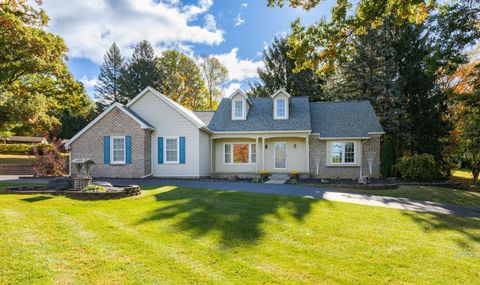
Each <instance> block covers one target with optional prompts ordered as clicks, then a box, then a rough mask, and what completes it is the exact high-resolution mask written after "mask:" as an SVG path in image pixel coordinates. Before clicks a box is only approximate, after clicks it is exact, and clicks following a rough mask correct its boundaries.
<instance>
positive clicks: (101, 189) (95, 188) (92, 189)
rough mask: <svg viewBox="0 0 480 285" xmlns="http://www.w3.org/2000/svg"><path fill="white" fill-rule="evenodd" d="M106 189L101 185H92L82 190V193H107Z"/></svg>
mask: <svg viewBox="0 0 480 285" xmlns="http://www.w3.org/2000/svg"><path fill="white" fill-rule="evenodd" d="M105 191H106V188H105V187H103V186H100V185H94V184H90V185H88V186H87V187H85V188H83V189H82V192H105Z"/></svg>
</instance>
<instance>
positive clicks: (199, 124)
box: [127, 86, 207, 128]
mask: <svg viewBox="0 0 480 285" xmlns="http://www.w3.org/2000/svg"><path fill="white" fill-rule="evenodd" d="M148 91H150V92H152V94H153V95H155V96H157V97H158V98H160V99H161V100H162V101H163V102H165V103H167V105H169V106H170V107H172V108H173V109H174V110H176V111H177V112H179V113H180V114H182V115H183V116H184V117H185V118H187V119H188V120H189V121H191V122H192V123H193V124H195V125H196V126H197V127H198V128H203V127H206V126H207V125H206V124H205V123H204V122H203V121H202V120H200V119H199V118H198V117H197V116H196V115H195V114H194V113H193V112H192V111H190V110H188V109H187V108H185V107H183V106H182V105H180V104H178V103H177V102H175V101H173V100H172V99H170V98H168V97H167V96H165V95H163V94H162V93H160V92H158V91H157V90H155V89H154V88H152V87H150V86H148V87H147V88H145V89H143V91H142V92H140V93H139V94H138V95H137V96H135V98H133V99H132V100H131V101H130V102H128V104H127V107H130V106H132V105H133V104H134V103H135V102H137V101H138V100H139V99H140V98H141V97H143V95H145V94H147V92H148Z"/></svg>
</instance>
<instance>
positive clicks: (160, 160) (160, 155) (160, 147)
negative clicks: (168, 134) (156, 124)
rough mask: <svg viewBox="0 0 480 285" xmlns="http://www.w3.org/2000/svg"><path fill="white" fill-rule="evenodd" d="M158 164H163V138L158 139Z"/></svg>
mask: <svg viewBox="0 0 480 285" xmlns="http://www.w3.org/2000/svg"><path fill="white" fill-rule="evenodd" d="M157 146H158V164H163V137H158V143H157Z"/></svg>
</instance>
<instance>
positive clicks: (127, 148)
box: [66, 87, 384, 179]
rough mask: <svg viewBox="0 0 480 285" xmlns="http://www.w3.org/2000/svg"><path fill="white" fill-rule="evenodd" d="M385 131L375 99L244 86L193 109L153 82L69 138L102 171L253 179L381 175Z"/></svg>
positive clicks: (76, 152)
mask: <svg viewBox="0 0 480 285" xmlns="http://www.w3.org/2000/svg"><path fill="white" fill-rule="evenodd" d="M383 134H384V131H383V129H382V126H381V125H380V123H379V121H378V119H377V117H376V115H375V113H374V110H373V108H372V106H371V105H370V103H369V102H367V101H361V102H357V101H356V102H309V100H308V97H306V96H305V97H303V96H295V97H292V96H290V94H288V93H287V92H286V91H285V90H278V91H277V92H275V93H274V94H272V95H271V96H270V97H249V96H247V95H246V94H245V93H244V92H242V91H241V90H237V91H236V92H234V93H233V94H232V95H231V96H230V97H228V98H224V99H222V100H221V102H220V104H219V106H218V109H217V110H216V111H199V112H194V111H190V110H188V109H186V108H184V107H182V106H181V105H179V104H177V103H176V102H174V101H172V100H171V99H169V98H168V97H166V96H164V95H162V94H160V93H159V92H158V91H156V90H155V89H153V88H150V87H148V88H146V89H145V90H143V91H142V92H141V93H140V94H138V95H137V96H136V97H135V98H134V99H132V100H131V101H130V102H129V103H128V104H127V105H125V106H124V105H122V104H119V103H115V104H113V105H112V106H110V107H109V108H108V109H107V110H105V111H104V112H103V113H102V114H100V115H99V116H98V117H97V118H96V119H95V120H93V121H92V122H91V123H90V124H88V125H87V126H86V127H85V128H84V129H83V130H81V131H80V132H79V133H78V134H76V135H75V136H74V137H73V138H72V139H70V140H69V141H68V143H67V144H66V147H67V148H68V149H69V150H70V152H71V156H70V157H71V159H75V158H91V159H92V160H94V161H95V163H96V164H95V165H93V166H92V169H91V173H92V175H93V176H94V177H125V178H140V177H148V176H154V177H179V178H199V177H229V176H232V175H237V176H239V177H252V176H254V175H256V174H257V173H258V172H259V171H261V170H267V171H269V172H270V173H278V174H286V173H289V172H291V171H293V170H296V171H298V172H300V173H301V175H302V176H304V177H315V178H332V179H335V178H344V179H355V178H358V177H359V176H360V173H362V175H364V176H370V177H378V176H379V175H380V174H379V173H380V170H379V169H380V138H381V136H382V135H383Z"/></svg>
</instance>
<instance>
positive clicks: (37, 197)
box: [20, 195, 53, 203]
mask: <svg viewBox="0 0 480 285" xmlns="http://www.w3.org/2000/svg"><path fill="white" fill-rule="evenodd" d="M52 198H53V197H52V196H45V195H40V196H34V197H29V198H22V199H20V200H22V201H25V202H29V203H33V202H39V201H45V200H50V199H52Z"/></svg>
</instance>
